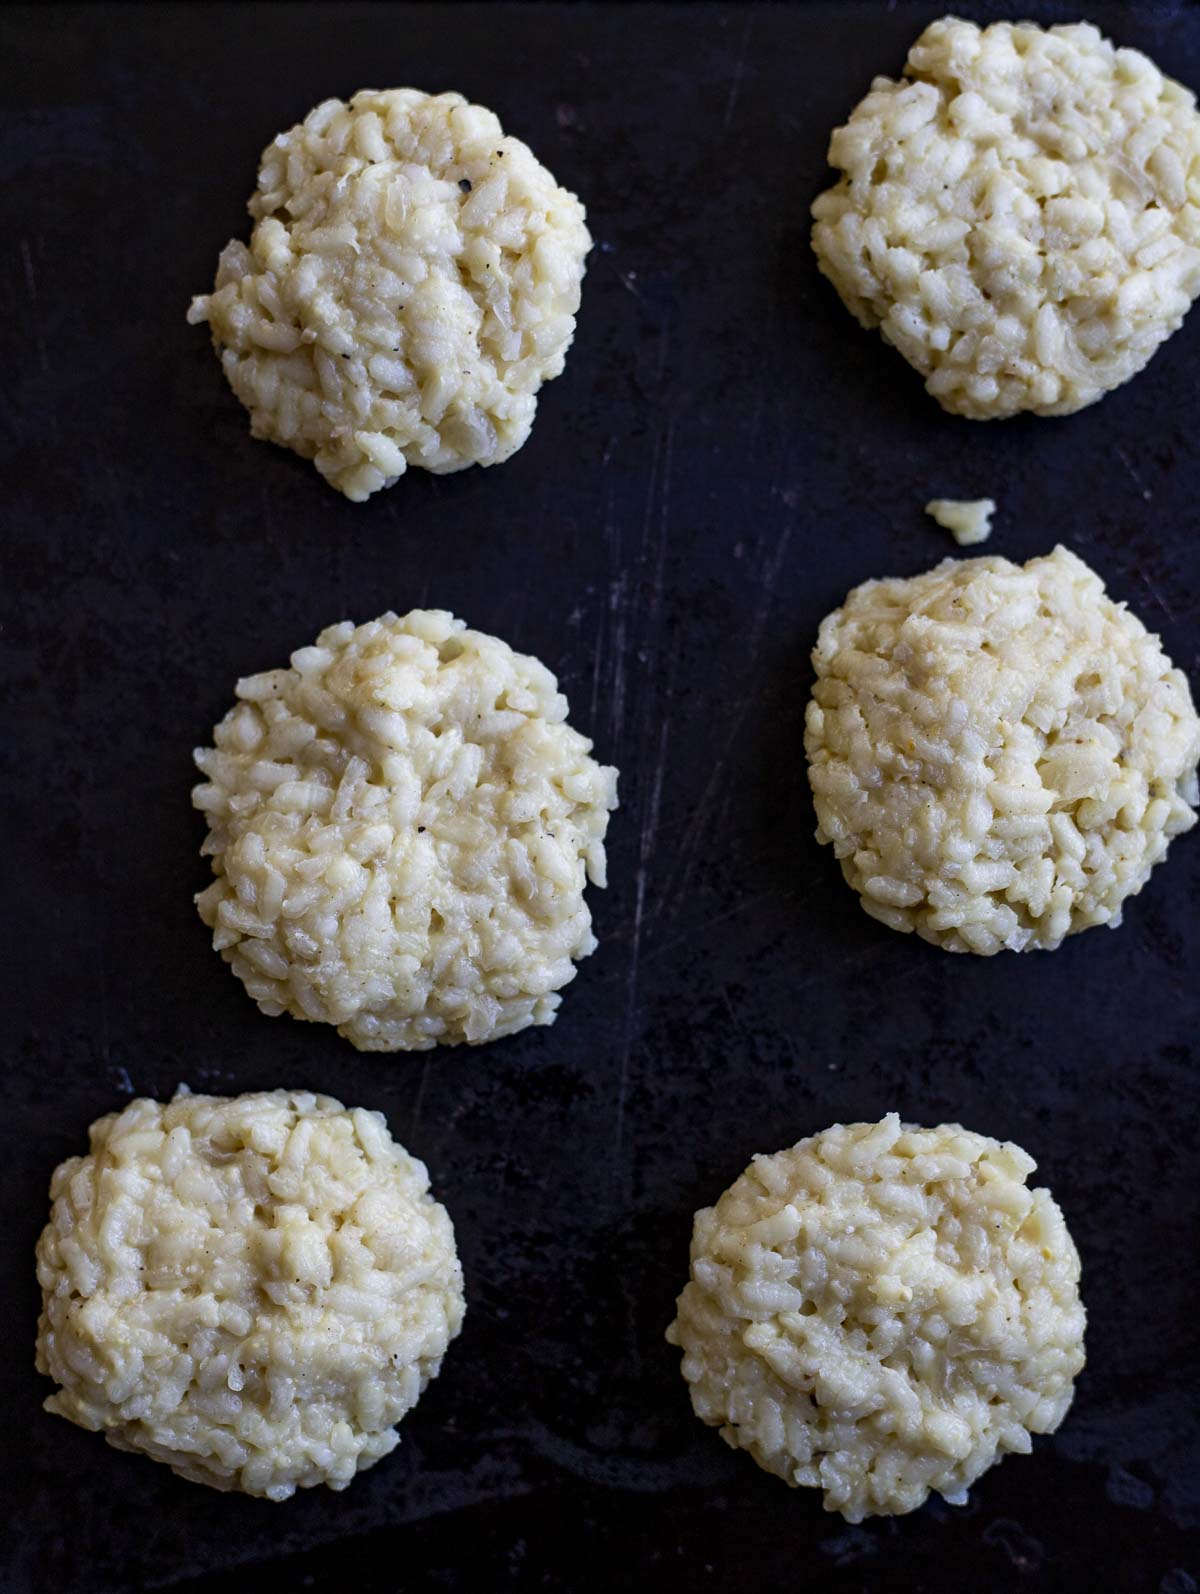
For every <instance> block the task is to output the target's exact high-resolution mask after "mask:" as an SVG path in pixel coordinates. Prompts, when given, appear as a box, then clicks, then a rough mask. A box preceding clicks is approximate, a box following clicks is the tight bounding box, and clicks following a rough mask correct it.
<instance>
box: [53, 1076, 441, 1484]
mask: <svg viewBox="0 0 1200 1594" xmlns="http://www.w3.org/2000/svg"><path fill="white" fill-rule="evenodd" d="M50 1195H51V1199H52V1202H53V1205H52V1208H51V1213H50V1222H49V1223H48V1224H47V1226H46V1228H45V1230H44V1231H43V1233H42V1237H41V1239H40V1241H39V1242H38V1248H37V1271H38V1282H39V1283H40V1285H41V1287H42V1297H43V1310H42V1315H41V1320H40V1322H39V1324H38V1342H37V1367H38V1371H39V1372H41V1373H45V1374H47V1375H48V1376H49V1377H51V1378H53V1379H54V1380H55V1381H56V1382H57V1383H58V1384H59V1385H60V1386H61V1387H60V1389H59V1391H58V1393H57V1394H55V1395H52V1396H51V1397H50V1398H49V1399H48V1400H47V1401H46V1410H47V1411H51V1412H55V1413H56V1414H57V1415H58V1416H60V1417H66V1418H67V1419H68V1420H69V1421H70V1422H74V1423H78V1424H79V1425H80V1427H83V1428H90V1429H92V1430H93V1431H99V1432H102V1433H103V1434H104V1435H105V1437H106V1438H107V1439H108V1441H109V1443H110V1444H113V1445H116V1446H117V1447H118V1448H119V1449H121V1450H138V1451H141V1452H143V1453H144V1454H145V1455H148V1456H151V1457H153V1458H154V1460H156V1461H165V1462H166V1463H167V1465H168V1466H169V1467H170V1468H171V1469H172V1470H173V1471H174V1472H177V1473H179V1474H180V1476H181V1477H184V1478H190V1479H191V1480H192V1481H193V1482H195V1483H207V1484H210V1485H211V1486H212V1487H213V1488H216V1489H240V1490H242V1491H244V1492H245V1493H247V1494H256V1495H265V1496H266V1498H267V1499H270V1500H286V1499H287V1498H288V1497H289V1495H291V1494H293V1493H294V1492H295V1491H296V1489H297V1488H300V1489H308V1488H312V1487H313V1486H314V1485H316V1484H319V1483H326V1484H328V1485H329V1487H330V1488H331V1489H344V1488H345V1487H346V1485H347V1484H348V1483H349V1482H350V1481H351V1480H352V1479H353V1478H354V1475H355V1473H356V1472H358V1471H361V1470H362V1469H363V1468H365V1467H370V1466H373V1465H374V1463H375V1462H376V1461H378V1460H379V1458H380V1457H381V1456H385V1455H387V1453H388V1452H389V1451H390V1450H393V1449H394V1448H395V1447H396V1445H397V1444H398V1443H399V1435H398V1434H397V1433H396V1430H395V1428H394V1426H393V1424H395V1423H397V1422H399V1421H400V1419H401V1418H402V1417H403V1416H404V1415H405V1413H406V1412H408V1411H409V1410H410V1409H411V1408H412V1407H413V1406H414V1405H415V1404H416V1402H417V1400H418V1398H419V1397H420V1395H421V1392H422V1390H423V1389H424V1388H425V1386H426V1384H428V1383H429V1381H430V1379H431V1378H435V1377H436V1376H437V1374H438V1371H439V1370H440V1368H441V1364H442V1357H443V1355H444V1354H445V1351H446V1347H447V1346H448V1345H449V1343H450V1341H451V1340H452V1339H453V1338H454V1337H455V1335H456V1334H457V1333H458V1331H459V1327H460V1326H461V1324H462V1318H463V1288H462V1269H461V1267H460V1266H459V1261H458V1255H457V1252H456V1250H455V1246H454V1230H453V1228H452V1227H451V1224H450V1219H449V1217H448V1216H447V1215H446V1211H445V1209H444V1208H443V1207H441V1206H439V1205H438V1203H437V1202H436V1201H435V1200H434V1199H433V1197H432V1196H431V1195H430V1194H429V1179H428V1175H427V1174H426V1172H425V1168H424V1166H423V1165H422V1164H421V1163H419V1162H418V1161H416V1159H415V1158H413V1157H410V1156H409V1155H408V1153H407V1152H406V1151H405V1150H404V1149H403V1148H402V1147H401V1146H398V1145H397V1144H396V1143H395V1141H394V1140H393V1139H392V1137H391V1135H390V1134H389V1133H388V1129H387V1125H386V1123H385V1122H384V1120H383V1118H382V1116H381V1115H380V1114H379V1113H372V1112H364V1111H363V1110H362V1108H355V1109H354V1110H352V1111H347V1109H346V1108H344V1107H343V1106H342V1105H341V1103H340V1102H337V1101H333V1100H332V1099H331V1098H330V1097H328V1096H313V1095H309V1094H308V1093H307V1092H305V1091H282V1090H277V1091H273V1092H271V1093H269V1094H264V1095H247V1096H235V1097H232V1098H230V1097H221V1096H192V1095H189V1094H188V1093H187V1091H186V1090H181V1091H180V1093H179V1094H178V1095H177V1096H176V1097H175V1099H174V1101H172V1102H171V1103H170V1104H169V1105H166V1106H164V1105H163V1104H162V1103H161V1102H157V1101H150V1100H145V1099H142V1100H138V1101H132V1102H130V1103H129V1105H128V1106H127V1107H126V1108H125V1109H124V1111H123V1112H120V1113H110V1114H109V1115H108V1117H106V1118H101V1119H99V1120H98V1121H97V1122H96V1123H94V1124H93V1125H92V1128H91V1150H90V1151H89V1152H88V1154H87V1155H86V1156H83V1157H72V1158H70V1159H69V1161H67V1162H64V1163H63V1164H62V1165H61V1166H60V1167H59V1168H57V1169H56V1170H55V1173H54V1177H53V1179H52V1180H51V1184H50Z"/></svg>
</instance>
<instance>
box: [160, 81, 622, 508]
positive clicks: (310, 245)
mask: <svg viewBox="0 0 1200 1594" xmlns="http://www.w3.org/2000/svg"><path fill="white" fill-rule="evenodd" d="M249 210H250V214H251V216H252V217H253V218H254V228H253V231H252V232H251V235H250V244H249V247H248V248H247V246H246V245H245V244H243V243H239V242H237V241H234V242H232V243H230V244H229V245H228V246H227V247H226V248H225V249H224V250H223V251H222V254H221V258H220V262H219V266H218V270H217V281H216V286H215V288H214V289H213V291H212V293H210V294H205V295H201V296H200V297H198V298H196V299H194V300H193V302H192V307H191V310H190V311H189V314H188V320H189V321H192V322H201V321H207V322H208V324H209V326H210V327H211V329H212V334H213V339H214V342H215V343H216V346H217V349H218V352H219V354H220V357H221V365H222V368H223V370H224V372H225V375H226V377H227V378H228V380H229V385H230V386H231V387H232V388H233V391H234V392H235V393H236V394H237V396H238V398H239V399H241V401H242V403H243V404H244V405H245V406H246V408H247V409H248V410H249V411H250V425H251V430H252V431H253V433H254V435H255V437H262V438H267V439H269V440H270V441H271V442H274V443H281V444H283V445H284V447H286V448H291V449H294V450H295V451H296V452H297V453H298V454H302V455H303V456H304V457H305V458H306V459H311V460H313V462H314V463H315V464H316V467H317V469H318V470H319V471H320V472H321V474H322V476H324V477H325V478H326V480H327V481H329V483H330V484H331V485H332V486H334V487H336V488H337V489H338V490H339V492H343V493H345V495H346V496H347V498H351V499H354V500H362V499H364V498H367V497H369V496H370V494H372V493H374V492H376V491H378V490H379V488H381V487H390V486H391V485H392V483H393V482H395V481H396V480H397V479H398V478H399V477H400V476H402V475H403V474H404V471H405V470H406V468H407V467H408V466H409V465H420V466H421V467H423V468H424V469H425V470H431V471H437V472H445V471H455V470H462V469H464V468H465V467H466V466H468V465H495V464H497V463H498V462H499V461H501V460H505V459H508V458H509V456H510V455H512V454H514V453H515V452H516V451H517V449H518V448H520V446H521V444H522V443H524V441H525V440H526V438H527V437H528V436H529V430H530V427H531V426H532V424H533V417H534V412H535V410H536V408H537V397H536V395H537V391H538V389H539V388H540V387H541V385H542V383H543V382H547V381H549V380H550V378H551V377H555V376H558V375H559V374H560V373H561V371H562V369H563V362H564V360H565V358H566V352H567V349H568V348H569V346H570V343H571V339H572V337H573V336H574V333H575V312H576V311H577V310H578V308H579V295H580V284H581V282H582V280H583V272H584V260H585V258H586V256H587V252H588V250H589V249H590V248H591V239H590V237H589V236H588V230H587V227H586V226H585V224H584V209H583V206H582V205H581V204H580V203H579V201H578V199H576V197H575V195H574V194H570V193H568V192H567V191H566V190H565V189H563V188H560V187H559V186H558V184H557V183H556V182H555V181H554V178H553V177H552V176H551V175H550V173H549V172H548V171H547V170H546V169H545V167H544V166H541V165H539V163H538V162H537V161H536V160H535V159H534V156H533V154H532V153H531V152H530V150H529V149H528V148H527V146H526V145H524V144H522V143H521V142H520V140H519V139H515V138H509V137H506V135H505V134H504V132H503V130H502V129H501V127H500V123H499V122H498V121H497V120H496V118H495V116H493V114H492V113H491V111H487V110H484V109H483V107H482V106H479V105H468V104H467V102H466V100H464V99H463V97H462V96H461V95H460V94H433V95H431V94H421V93H419V92H418V91H417V90H416V89H391V90H387V91H385V92H383V93H378V92H376V91H375V90H371V89H365V90H364V91H363V92H362V93H361V94H356V95H355V96H354V98H353V99H352V100H351V101H350V103H349V104H348V105H346V104H343V102H342V101H341V100H326V101H325V102H324V103H323V104H321V105H318V106H317V108H316V109H315V110H314V111H312V112H310V114H309V115H308V116H307V117H306V118H305V119H304V121H303V122H301V123H300V124H299V126H297V127H293V128H291V129H290V130H289V131H288V132H286V133H281V134H280V135H279V136H278V137H277V138H276V139H274V140H273V141H272V142H271V143H270V144H269V145H268V146H267V148H266V149H265V150H264V151H263V155H262V165H261V168H260V170H259V174H258V191H257V192H256V193H255V195H254V197H253V198H252V199H251V200H250V203H249Z"/></svg>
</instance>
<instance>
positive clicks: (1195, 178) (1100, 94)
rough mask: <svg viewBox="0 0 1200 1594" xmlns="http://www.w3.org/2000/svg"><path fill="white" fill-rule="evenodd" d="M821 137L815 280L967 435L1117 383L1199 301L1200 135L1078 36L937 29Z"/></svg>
mask: <svg viewBox="0 0 1200 1594" xmlns="http://www.w3.org/2000/svg"><path fill="white" fill-rule="evenodd" d="M905 73H906V76H905V77H904V78H902V79H901V80H900V81H899V82H898V83H894V82H892V81H891V80H890V79H888V78H885V77H878V78H876V79H875V81H874V83H873V84H872V87H871V92H870V93H869V94H868V95H867V97H866V99H864V100H863V101H862V103H861V104H860V105H859V106H858V107H857V108H856V109H855V110H854V112H853V113H852V114H851V117H850V121H849V123H848V124H847V125H846V126H845V127H840V128H838V129H837V130H836V132H835V133H834V134H833V138H832V141H831V143H830V148H829V162H830V165H832V166H836V167H838V168H839V169H840V170H841V171H842V172H843V174H844V175H843V176H842V178H841V180H840V181H839V182H838V183H837V185H836V186H835V187H833V188H831V189H830V190H829V191H828V192H827V193H825V194H822V195H821V196H820V198H819V199H818V200H817V201H816V203H815V204H814V206H813V216H814V218H815V221H816V225H815V226H814V228H813V248H814V249H815V250H816V254H817V259H818V262H819V263H820V267H821V270H822V271H823V272H824V273H825V275H826V276H827V277H828V278H829V280H830V281H831V282H832V283H833V285H834V287H835V288H836V289H837V291H838V293H839V294H840V295H841V297H842V299H843V301H844V302H845V304H846V306H847V308H848V309H849V310H851V311H852V312H853V314H854V315H855V316H857V318H858V320H859V321H860V322H861V323H862V324H863V326H865V327H876V326H877V327H879V328H880V330H881V331H882V333H883V335H884V337H885V338H886V339H887V341H888V342H889V343H893V344H895V346H896V348H898V349H899V350H900V352H901V354H903V355H904V357H905V359H906V360H908V361H909V363H910V364H911V365H914V366H915V367H916V369H917V370H918V371H920V372H921V374H922V375H923V376H924V377H925V378H926V384H925V385H926V387H927V389H928V390H929V392H930V393H932V394H933V396H934V397H935V398H936V399H937V400H938V402H939V403H940V404H941V405H942V406H943V408H945V409H948V410H952V411H954V412H956V413H958V414H961V415H968V416H971V417H972V418H973V419H975V420H988V419H990V418H992V417H994V416H1004V415H1014V414H1016V413H1017V412H1018V411H1019V410H1033V411H1035V412H1036V413H1037V414H1039V415H1066V414H1069V413H1070V412H1071V411H1073V410H1078V409H1082V408H1083V407H1084V405H1086V404H1091V403H1094V402H1095V400H1096V399H1098V398H1101V397H1102V396H1103V395H1104V394H1105V393H1106V392H1108V391H1109V390H1110V389H1111V388H1114V387H1119V386H1120V385H1121V383H1122V382H1127V381H1128V380H1129V378H1130V377H1131V376H1134V375H1135V374H1136V373H1137V372H1138V371H1140V370H1141V369H1142V367H1143V366H1144V365H1145V364H1146V362H1147V361H1148V360H1149V358H1150V356H1151V355H1152V354H1153V353H1154V351H1155V349H1156V348H1157V347H1158V345H1159V344H1160V343H1162V342H1163V340H1164V339H1166V338H1168V337H1170V335H1171V333H1172V332H1175V331H1176V330H1177V329H1178V327H1179V325H1180V323H1181V322H1182V320H1183V317H1184V315H1185V314H1186V313H1187V310H1188V307H1189V305H1190V304H1191V301H1192V300H1193V299H1194V298H1195V297H1196V295H1197V294H1198V293H1200V115H1197V112H1196V105H1195V98H1194V96H1193V95H1192V94H1190V93H1189V92H1188V90H1187V89H1185V88H1183V87H1181V86H1180V85H1179V84H1178V83H1174V82H1172V81H1171V79H1170V78H1164V77H1163V76H1162V74H1161V73H1160V72H1159V71H1158V69H1157V67H1155V66H1154V64H1153V62H1151V61H1149V60H1147V59H1146V57H1145V56H1144V55H1140V54H1139V53H1138V52H1137V51H1136V50H1118V49H1115V48H1114V47H1113V45H1112V44H1110V43H1109V42H1108V40H1107V39H1104V38H1102V37H1101V35H1100V34H1099V33H1098V32H1097V30H1096V29H1095V28H1094V27H1092V26H1091V25H1090V24H1087V23H1081V24H1079V25H1076V26H1071V27H1055V28H1050V29H1048V30H1045V31H1043V29H1041V28H1038V27H1035V26H1034V25H1033V24H1031V23H1021V24H1019V25H1016V26H1014V25H1013V24H1011V23H1007V22H998V23H995V24H993V25H992V26H991V27H988V28H984V29H983V30H982V31H981V30H980V29H979V28H978V27H976V25H975V24H974V23H973V22H960V21H957V20H955V19H954V18H945V19H944V20H943V21H941V22H935V23H933V25H932V26H931V27H929V28H927V29H926V30H925V32H924V33H923V34H922V35H921V37H920V38H919V39H918V40H917V42H916V44H914V45H913V47H912V49H911V50H910V52H909V56H908V63H907V66H906V68H905Z"/></svg>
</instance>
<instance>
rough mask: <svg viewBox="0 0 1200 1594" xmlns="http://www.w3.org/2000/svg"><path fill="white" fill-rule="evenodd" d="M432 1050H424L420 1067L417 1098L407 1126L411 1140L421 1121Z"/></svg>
mask: <svg viewBox="0 0 1200 1594" xmlns="http://www.w3.org/2000/svg"><path fill="white" fill-rule="evenodd" d="M432 1059H433V1054H432V1052H426V1054H425V1062H424V1065H423V1066H422V1068H421V1083H420V1084H419V1085H418V1086H417V1100H416V1104H415V1106H414V1107H413V1115H412V1122H411V1123H410V1124H409V1126H408V1138H409V1139H410V1140H412V1139H413V1138H414V1137H415V1136H416V1133H417V1128H418V1126H419V1125H420V1122H421V1108H422V1107H423V1106H424V1105H425V1082H426V1080H427V1079H428V1078H429V1069H430V1065H431V1063H432Z"/></svg>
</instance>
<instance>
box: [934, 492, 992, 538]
mask: <svg viewBox="0 0 1200 1594" xmlns="http://www.w3.org/2000/svg"><path fill="white" fill-rule="evenodd" d="M925 513H926V514H927V515H932V516H933V518H934V520H936V521H937V523H938V525H939V526H944V527H945V528H946V530H947V531H948V532H949V533H950V534H951V536H952V537H953V538H954V540H955V542H956V543H957V544H958V545H959V547H960V548H969V547H973V546H974V544H976V543H980V542H986V541H987V540H988V538H989V537H990V536H991V534H992V516H993V515H994V514H995V513H996V500H995V499H994V498H931V499H930V500H929V502H928V503H927V504H926V505H925Z"/></svg>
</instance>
